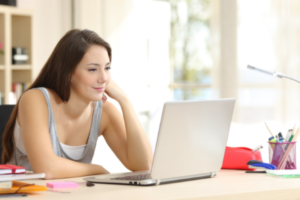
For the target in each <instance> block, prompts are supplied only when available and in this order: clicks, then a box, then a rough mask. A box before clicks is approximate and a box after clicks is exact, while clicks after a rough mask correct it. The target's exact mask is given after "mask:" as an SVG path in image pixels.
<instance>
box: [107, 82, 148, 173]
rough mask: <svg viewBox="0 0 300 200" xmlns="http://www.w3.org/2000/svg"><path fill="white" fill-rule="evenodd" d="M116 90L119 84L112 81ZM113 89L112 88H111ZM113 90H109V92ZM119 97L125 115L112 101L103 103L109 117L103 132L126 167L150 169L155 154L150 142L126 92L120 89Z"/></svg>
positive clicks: (130, 168) (139, 169) (133, 169)
mask: <svg viewBox="0 0 300 200" xmlns="http://www.w3.org/2000/svg"><path fill="white" fill-rule="evenodd" d="M110 84H112V85H110V86H111V87H117V89H116V88H114V91H116V90H119V89H120V88H118V86H117V85H116V84H115V83H114V82H112V83H110ZM110 89H111V88H110ZM109 92H111V90H110V91H108V92H107V93H109ZM118 94H119V96H118V98H117V97H116V96H114V94H112V93H109V94H108V95H111V96H112V98H113V97H115V98H116V100H117V101H118V102H119V104H120V106H121V109H122V112H123V116H122V115H121V113H120V112H119V111H118V110H117V108H116V107H115V106H114V105H113V104H111V103H110V102H106V103H104V104H103V115H104V116H105V117H106V118H108V119H109V123H108V125H107V127H106V128H105V130H104V132H103V136H104V138H105V140H106V142H107V143H108V145H109V146H110V148H111V149H112V150H113V151H114V153H115V154H116V155H117V157H118V158H119V159H120V160H121V162H122V163H123V164H124V166H125V167H127V168H128V169H129V170H132V171H143V170H149V169H150V168H151V165H152V160H153V154H152V149H151V145H150V142H149V140H148V138H147V136H146V134H145V131H144V130H143V127H142V126H141V124H140V122H139V120H138V118H137V115H136V114H135V111H134V109H133V107H132V105H131V103H130V101H129V100H128V98H127V97H126V95H125V94H124V93H122V92H121V91H118Z"/></svg>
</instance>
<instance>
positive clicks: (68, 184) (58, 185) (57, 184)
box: [46, 181, 78, 188]
mask: <svg viewBox="0 0 300 200" xmlns="http://www.w3.org/2000/svg"><path fill="white" fill-rule="evenodd" d="M46 186H47V187H50V188H76V187H78V184H77V183H74V182H69V181H63V182H48V183H47V184H46Z"/></svg>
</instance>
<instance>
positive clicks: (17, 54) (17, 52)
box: [12, 47, 28, 65]
mask: <svg viewBox="0 0 300 200" xmlns="http://www.w3.org/2000/svg"><path fill="white" fill-rule="evenodd" d="M27 60H28V55H27V49H26V48H21V47H13V48H12V64H14V65H20V64H21V65H22V64H26V63H27Z"/></svg>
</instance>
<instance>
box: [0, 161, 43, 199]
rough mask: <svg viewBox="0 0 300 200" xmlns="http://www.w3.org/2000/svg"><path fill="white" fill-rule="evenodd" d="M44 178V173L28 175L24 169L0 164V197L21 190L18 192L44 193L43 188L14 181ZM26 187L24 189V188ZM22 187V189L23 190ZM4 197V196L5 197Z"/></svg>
mask: <svg viewBox="0 0 300 200" xmlns="http://www.w3.org/2000/svg"><path fill="white" fill-rule="evenodd" d="M37 178H45V174H44V173H32V172H31V173H30V172H28V171H26V169H25V167H21V166H16V165H10V164H0V197H3V196H4V195H6V194H13V193H15V192H16V191H17V190H19V189H20V187H22V188H21V190H20V192H25V193H26V192H35V191H45V190H46V187H45V186H39V185H34V184H27V183H23V182H18V181H16V180H26V179H37ZM24 186H26V187H24ZM23 187H24V188H23ZM5 197H6V196H5Z"/></svg>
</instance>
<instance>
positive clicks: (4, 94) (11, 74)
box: [0, 5, 33, 104]
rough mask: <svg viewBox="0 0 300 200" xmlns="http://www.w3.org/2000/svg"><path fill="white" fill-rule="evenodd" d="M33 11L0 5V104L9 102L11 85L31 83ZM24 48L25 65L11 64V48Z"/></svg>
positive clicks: (10, 102)
mask: <svg viewBox="0 0 300 200" xmlns="http://www.w3.org/2000/svg"><path fill="white" fill-rule="evenodd" d="M32 22H33V11H31V10H27V9H20V8H16V7H11V6H3V5H0V43H1V44H2V45H3V46H2V50H3V51H4V55H1V54H0V92H1V98H2V102H1V104H14V102H12V101H10V98H9V97H10V96H11V95H12V84H13V83H14V82H18V83H30V84H31V83H32V81H33V80H32V79H33V76H32V74H33V65H32V60H33V53H32V52H33V51H32V47H33V42H32V40H33V37H32V32H33V27H32ZM13 47H21V48H26V51H27V55H28V60H27V61H26V63H25V64H12V48H13Z"/></svg>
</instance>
